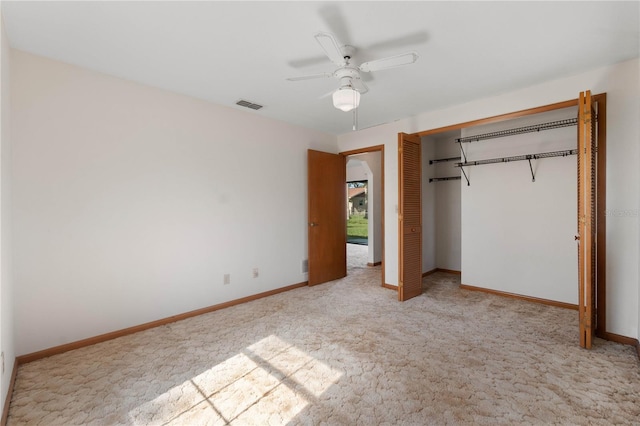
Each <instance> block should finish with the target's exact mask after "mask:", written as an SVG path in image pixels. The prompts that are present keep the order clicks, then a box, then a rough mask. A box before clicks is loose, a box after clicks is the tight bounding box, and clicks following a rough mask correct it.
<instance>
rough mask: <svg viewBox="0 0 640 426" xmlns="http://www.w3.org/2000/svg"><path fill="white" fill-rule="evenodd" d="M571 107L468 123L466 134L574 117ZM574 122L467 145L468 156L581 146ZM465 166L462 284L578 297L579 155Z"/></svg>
mask: <svg viewBox="0 0 640 426" xmlns="http://www.w3.org/2000/svg"><path fill="white" fill-rule="evenodd" d="M575 117H576V108H567V109H562V110H557V111H551V112H547V113H543V114H537V115H532V116H527V117H523V118H519V119H514V120H509V121H505V122H500V123H492V124H488V125H483V126H476V127H473V128H469V129H462V137H466V136H471V135H479V134H483V133H488V132H494V131H500V130H505V129H512V128H516V127H522V126H528V125H532V124H540V123H544V122H549V121H555V120H562V119H566V118H575ZM576 131H577V129H576V126H571V127H565V128H559V129H552V130H545V131H540V132H534V133H527V134H521V135H515V136H508V137H502V138H497V139H488V140H483V141H479V142H471V143H463V144H462V148H463V149H464V150H465V153H466V157H467V160H468V161H475V160H483V159H491V158H501V157H509V156H516V155H528V154H535V153H541V152H550V151H560V150H569V149H575V148H576ZM531 165H532V169H533V173H534V174H535V182H533V181H532V174H531V170H530V166H529V162H528V161H515V162H508V163H496V164H488V165H479V166H474V167H465V172H466V173H467V175H468V177H469V180H470V185H467V182H466V180H464V178H463V181H462V183H461V189H462V191H461V196H462V203H461V213H462V216H461V220H462V231H463V232H462V267H461V269H462V283H463V284H466V285H469V286H474V287H481V288H486V289H492V290H498V291H502V292H508V293H515V294H520V295H525V296H531V297H537V298H542V299H548V300H553V301H559V302H565V303H571V304H576V303H577V285H578V284H577V273H576V267H577V266H576V265H577V263H576V262H577V258H576V256H577V255H576V253H577V252H576V242H575V241H574V235H575V233H576V203H577V201H576V179H577V175H576V173H577V172H576V156H575V155H570V156H567V157H554V158H544V159H539V160H532V162H531Z"/></svg>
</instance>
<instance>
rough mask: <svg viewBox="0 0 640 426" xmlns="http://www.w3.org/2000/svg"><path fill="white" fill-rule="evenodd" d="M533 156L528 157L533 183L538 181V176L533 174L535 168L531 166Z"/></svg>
mask: <svg viewBox="0 0 640 426" xmlns="http://www.w3.org/2000/svg"><path fill="white" fill-rule="evenodd" d="M532 157H533V156H532V155H527V160H529V170H531V182H535V181H536V175H535V173H533V166H532V165H531V158H532Z"/></svg>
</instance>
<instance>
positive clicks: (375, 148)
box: [339, 145, 396, 290]
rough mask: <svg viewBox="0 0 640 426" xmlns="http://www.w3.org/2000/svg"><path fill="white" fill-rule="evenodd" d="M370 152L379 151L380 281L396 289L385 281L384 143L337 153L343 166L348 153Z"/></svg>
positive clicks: (385, 285) (387, 286)
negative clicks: (342, 158) (342, 161)
mask: <svg viewBox="0 0 640 426" xmlns="http://www.w3.org/2000/svg"><path fill="white" fill-rule="evenodd" d="M371 152H380V203H381V209H380V222H381V228H382V229H381V236H380V241H379V242H378V243H379V244H380V249H381V251H382V258H381V259H380V262H381V264H380V266H381V267H380V269H381V279H380V282H381V283H382V284H381V285H382V287H386V288H391V289H393V290H396V286H391V285H389V284H386V283H385V274H384V271H385V261H384V259H385V244H384V237H385V236H384V209H385V204H384V145H375V146H369V147H366V148H359V149H353V150H350V151H343V152H340V153H339V154H340V155H342V156H344V157H345V167H346V159H347V157H349V156H350V155H356V154H367V153H371Z"/></svg>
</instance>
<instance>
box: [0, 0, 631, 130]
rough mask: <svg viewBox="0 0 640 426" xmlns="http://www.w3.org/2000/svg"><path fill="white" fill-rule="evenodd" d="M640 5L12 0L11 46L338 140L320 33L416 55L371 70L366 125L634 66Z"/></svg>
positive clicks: (339, 118) (371, 53)
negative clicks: (249, 105)
mask: <svg viewBox="0 0 640 426" xmlns="http://www.w3.org/2000/svg"><path fill="white" fill-rule="evenodd" d="M639 6H640V2H638V1H633V2H620V3H618V2H610V1H604V2H416V1H412V2H397V1H394V2H355V1H353V2H265V1H262V2H204V1H201V2H12V1H2V12H3V15H4V20H5V26H6V30H7V34H8V37H9V40H10V44H11V46H12V47H14V48H16V49H20V50H24V51H27V52H31V53H34V54H37V55H42V56H45V57H49V58H53V59H57V60H60V61H63V62H68V63H71V64H75V65H79V66H82V67H86V68H90V69H93V70H97V71H101V72H104V73H107V74H111V75H114V76H118V77H122V78H125V79H129V80H133V81H137V82H141V83H144V84H148V85H151V86H156V87H160V88H164V89H167V90H172V91H175V92H179V93H184V94H187V95H190V96H194V97H197V98H201V99H205V100H208V101H211V102H214V103H216V104H221V105H226V106H229V107H232V108H241V107H238V106H236V105H235V103H236V102H237V101H238V100H240V99H245V100H249V101H251V102H254V103H259V104H262V105H264V106H265V107H264V108H263V109H261V110H259V111H252V110H248V109H245V108H241V109H243V110H244V111H249V112H251V113H253V114H258V115H263V116H266V117H270V118H274V119H278V120H282V121H286V122H289V123H292V124H297V125H300V126H305V127H309V128H314V129H319V130H322V131H325V132H329V133H333V134H341V133H346V132H349V131H351V127H352V118H353V117H352V114H351V113H345V112H342V111H339V110H337V109H335V108H334V107H333V106H332V103H331V97H324V98H320V97H321V95H323V94H325V93H327V92H330V91H331V90H333V89H335V88H337V87H338V86H337V81H336V80H333V79H320V80H308V81H298V82H290V81H286V80H285V78H286V77H292V76H298V75H306V74H313V73H321V72H333V71H334V69H335V66H334V65H333V64H332V63H331V62H329V60H328V59H327V58H326V57H324V58H323V57H322V55H323V54H322V50H321V49H320V46H319V45H318V44H317V43H316V41H315V39H314V38H313V35H314V33H316V32H318V31H328V32H331V33H333V34H335V35H336V36H337V37H338V39H340V41H341V42H342V43H345V44H350V45H353V46H355V47H356V48H358V49H359V50H358V52H356V54H355V55H354V56H355V57H354V60H355V62H356V63H358V64H359V63H361V62H364V61H368V60H371V59H375V58H380V57H385V56H389V55H393V54H397V53H403V52H406V51H411V50H414V51H416V52H417V53H418V54H419V55H420V58H419V59H418V62H417V63H416V64H414V65H411V66H406V67H402V68H394V69H389V70H382V71H378V72H375V73H372V74H371V75H370V76H371V77H372V78H371V79H368V80H365V81H366V83H367V85H368V86H369V88H370V91H369V93H366V94H365V95H363V96H362V100H361V106H360V108H359V109H358V119H359V128H366V127H370V126H375V125H378V124H382V123H386V122H391V121H394V120H398V119H400V118H404V117H408V116H412V115H415V114H417V113H420V112H425V111H429V110H434V109H440V108H443V107H446V106H449V105H454V104H458V103H462V102H466V101H470V100H473V99H477V98H482V97H485V96H491V95H496V94H499V93H502V92H507V91H511V90H514V89H517V88H521V87H526V86H530V85H534V84H537V83H540V82H543V81H547V80H550V79H555V78H559V77H563V76H568V75H572V74H577V73H580V72H582V71H585V70H588V69H591V68H596V67H599V66H603V65H607V64H612V63H615V62H620V61H624V60H627V59H631V58H634V57H638V56H639V54H640V32H639V28H640V23H639V22H640V8H639Z"/></svg>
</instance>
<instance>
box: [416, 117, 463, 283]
mask: <svg viewBox="0 0 640 426" xmlns="http://www.w3.org/2000/svg"><path fill="white" fill-rule="evenodd" d="M460 136H461V131H459V130H458V131H453V132H447V133H442V134H437V135H431V136H425V137H423V138H422V179H423V181H422V232H423V234H422V253H423V256H422V271H423V273H425V272H429V271H432V270H434V269H447V270H451V271H460V269H461V263H462V261H461V238H462V237H461V191H460V185H461V181H460V180H450V181H440V182H429V179H431V178H438V177H453V176H458V177H459V176H460V169H458V168H456V167H455V162H454V161H449V162H442V163H435V164H429V161H430V160H435V159H442V158H451V157H457V156H459V155H460V150H459V148H458V145H457V144H456V143H454V141H455V139H456V138H459V137H460Z"/></svg>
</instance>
